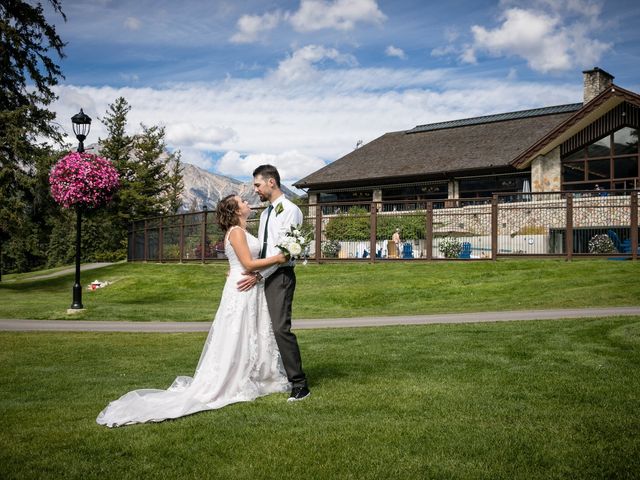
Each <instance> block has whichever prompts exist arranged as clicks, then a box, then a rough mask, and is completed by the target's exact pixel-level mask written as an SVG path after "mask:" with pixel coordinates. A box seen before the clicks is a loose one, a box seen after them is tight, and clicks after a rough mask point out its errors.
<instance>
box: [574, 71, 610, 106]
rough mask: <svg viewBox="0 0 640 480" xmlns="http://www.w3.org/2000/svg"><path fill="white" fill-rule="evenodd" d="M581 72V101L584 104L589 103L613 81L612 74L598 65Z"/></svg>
mask: <svg viewBox="0 0 640 480" xmlns="http://www.w3.org/2000/svg"><path fill="white" fill-rule="evenodd" d="M582 73H583V75H584V91H583V102H584V103H585V104H586V103H589V102H590V101H591V100H593V99H594V98H595V97H597V96H598V95H599V94H600V93H602V92H603V91H604V90H606V89H607V88H608V87H610V86H611V84H612V83H613V78H614V77H613V75H611V74H610V73H608V72H605V71H604V70H602V69H601V68H598V67H594V68H593V69H592V70H584V71H583V72H582Z"/></svg>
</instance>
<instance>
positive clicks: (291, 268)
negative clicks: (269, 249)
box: [276, 265, 293, 272]
mask: <svg viewBox="0 0 640 480" xmlns="http://www.w3.org/2000/svg"><path fill="white" fill-rule="evenodd" d="M278 271H283V272H286V271H293V266H292V265H291V266H289V265H285V266H284V267H278V268H277V269H276V272H278Z"/></svg>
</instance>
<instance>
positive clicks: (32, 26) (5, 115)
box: [0, 0, 66, 273]
mask: <svg viewBox="0 0 640 480" xmlns="http://www.w3.org/2000/svg"><path fill="white" fill-rule="evenodd" d="M49 3H51V5H52V6H53V8H54V11H56V12H57V13H59V14H60V15H62V17H63V18H65V17H64V13H63V12H62V8H61V5H60V1H59V0H49ZM65 20H66V18H65ZM63 47H64V43H63V42H62V40H61V39H60V37H59V36H58V34H57V33H56V30H55V28H54V27H53V26H51V25H49V23H47V20H46V19H45V17H44V13H43V8H42V5H41V4H37V5H31V4H30V3H27V2H23V1H19V0H2V2H0V249H2V253H1V254H0V258H2V263H3V264H4V266H3V265H1V264H0V273H1V272H2V271H3V270H17V271H24V270H27V269H30V268H33V267H35V266H38V265H40V264H42V263H43V262H44V259H45V254H44V250H43V245H44V244H46V241H43V237H46V228H45V225H44V223H45V220H43V219H44V218H46V217H45V216H43V215H42V214H43V212H44V210H43V208H46V207H47V204H48V201H46V200H43V199H44V196H45V195H44V194H43V190H42V189H41V187H42V175H43V173H44V172H46V171H48V169H47V167H48V166H50V164H51V153H52V152H51V149H50V147H48V146H47V145H46V144H45V143H43V142H42V140H39V139H50V140H53V141H54V142H57V143H59V144H61V143H62V137H61V135H60V132H59V131H58V129H57V127H56V125H55V124H54V123H53V120H54V119H55V113H53V112H51V111H49V110H48V109H47V108H46V107H47V106H48V105H50V104H51V103H52V102H53V101H54V100H55V98H56V96H55V94H54V93H53V90H52V87H54V86H55V85H56V84H57V83H58V80H59V79H61V78H63V76H62V72H61V70H60V68H59V67H58V65H56V63H55V62H54V61H53V60H52V58H51V57H50V52H54V53H56V54H57V55H58V56H59V57H60V58H62V57H63V56H64V54H63ZM39 188H40V190H38V189H39ZM46 191H47V192H48V185H47V190H46Z"/></svg>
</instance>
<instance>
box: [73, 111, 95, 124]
mask: <svg viewBox="0 0 640 480" xmlns="http://www.w3.org/2000/svg"><path fill="white" fill-rule="evenodd" d="M71 121H72V122H73V123H77V124H80V125H91V117H90V116H89V115H87V114H86V113H84V112H83V111H82V109H80V113H76V114H75V115H74V116H73V117H71Z"/></svg>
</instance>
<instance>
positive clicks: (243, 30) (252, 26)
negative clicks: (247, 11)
mask: <svg viewBox="0 0 640 480" xmlns="http://www.w3.org/2000/svg"><path fill="white" fill-rule="evenodd" d="M281 19H282V14H281V13H280V11H278V10H276V11H274V12H268V13H265V14H264V15H243V16H242V17H240V19H239V20H238V24H237V26H238V31H237V32H236V33H235V34H233V36H232V37H231V38H230V40H231V41H232V42H233V43H252V42H255V41H257V40H259V39H260V36H261V34H262V33H264V32H268V31H269V30H273V29H274V28H276V27H277V26H278V24H279V23H280V20H281Z"/></svg>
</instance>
